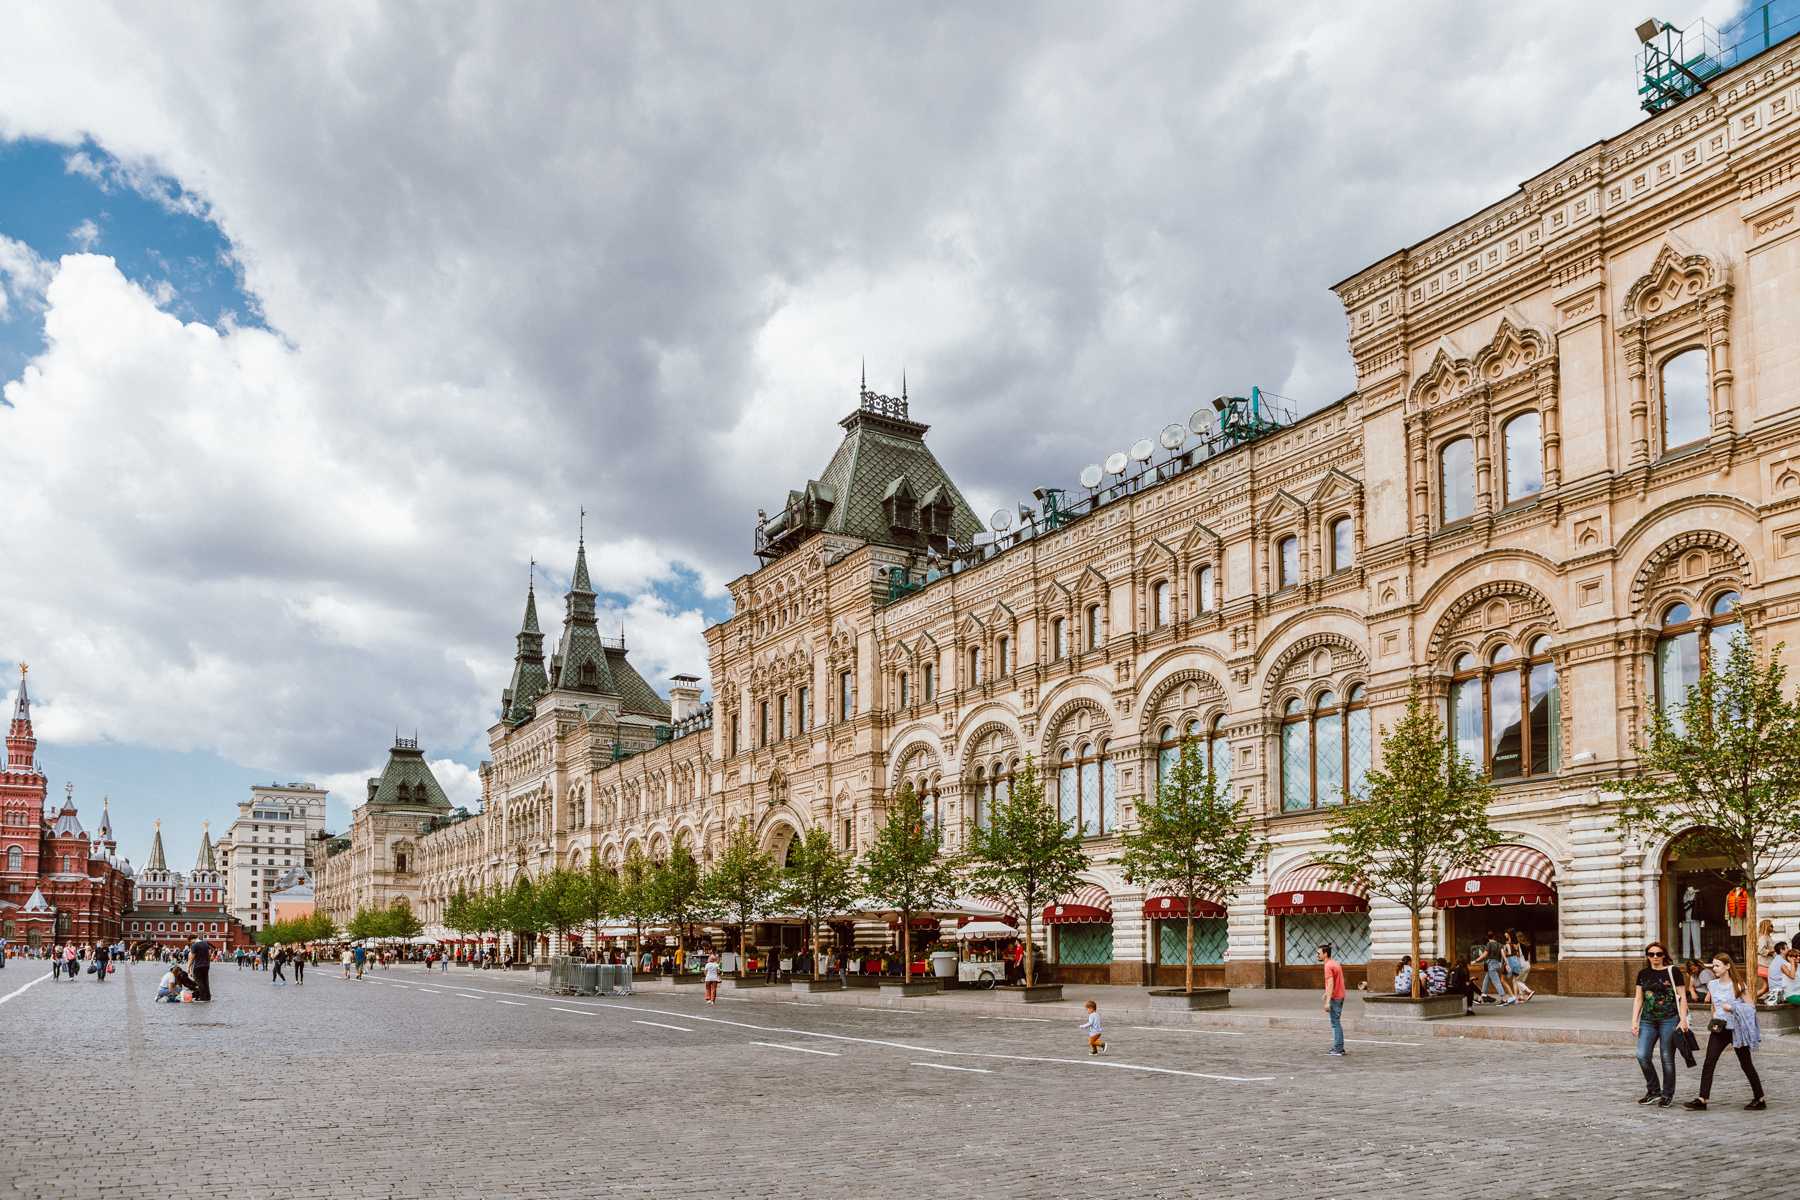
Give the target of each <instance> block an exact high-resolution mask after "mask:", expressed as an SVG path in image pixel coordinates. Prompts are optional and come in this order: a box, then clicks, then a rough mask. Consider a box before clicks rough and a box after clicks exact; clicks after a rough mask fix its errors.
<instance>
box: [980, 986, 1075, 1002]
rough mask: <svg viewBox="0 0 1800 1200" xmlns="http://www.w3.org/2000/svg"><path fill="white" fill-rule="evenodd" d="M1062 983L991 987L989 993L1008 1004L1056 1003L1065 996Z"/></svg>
mask: <svg viewBox="0 0 1800 1200" xmlns="http://www.w3.org/2000/svg"><path fill="white" fill-rule="evenodd" d="M1062 990H1063V985H1062V984H1060V983H1038V984H1033V985H1032V986H1031V987H997V988H989V989H988V991H987V995H989V996H992V997H993V998H994V999H996V1000H999V1001H1001V1002H1002V1003H1006V1004H1055V1003H1056V1002H1057V1001H1059V1000H1061V999H1062V998H1063V994H1062Z"/></svg>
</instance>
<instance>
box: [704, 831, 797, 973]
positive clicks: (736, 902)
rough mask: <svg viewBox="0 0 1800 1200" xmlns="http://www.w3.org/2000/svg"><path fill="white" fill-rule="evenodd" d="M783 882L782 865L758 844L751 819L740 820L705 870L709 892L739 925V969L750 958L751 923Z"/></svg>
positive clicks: (721, 908)
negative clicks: (716, 859) (715, 857)
mask: <svg viewBox="0 0 1800 1200" xmlns="http://www.w3.org/2000/svg"><path fill="white" fill-rule="evenodd" d="M780 886H781V868H780V867H778V866H776V865H775V860H774V859H773V858H770V857H769V856H768V855H767V854H764V853H763V852H762V851H761V850H760V849H758V848H757V845H756V835H755V834H754V833H752V832H751V830H750V823H749V822H748V821H740V822H738V825H737V827H736V828H735V829H733V830H732V831H731V833H730V835H729V836H728V837H727V838H726V839H725V848H724V849H723V850H722V851H720V852H719V858H718V861H717V862H715V863H713V866H712V870H710V871H708V872H707V873H706V888H705V891H706V895H707V896H708V897H709V898H710V899H711V901H712V903H714V904H715V905H717V906H718V908H719V910H720V911H721V912H723V913H724V914H725V915H726V916H727V917H729V918H730V919H731V920H732V921H733V922H735V923H736V925H737V927H738V970H739V972H740V973H741V972H743V970H744V969H745V965H746V964H747V962H748V961H749V937H750V926H751V924H752V923H753V922H754V921H755V920H756V916H757V914H758V913H761V912H764V911H765V910H767V908H768V907H769V905H770V903H771V902H772V901H773V900H774V899H775V897H776V894H777V892H778V891H779V889H780Z"/></svg>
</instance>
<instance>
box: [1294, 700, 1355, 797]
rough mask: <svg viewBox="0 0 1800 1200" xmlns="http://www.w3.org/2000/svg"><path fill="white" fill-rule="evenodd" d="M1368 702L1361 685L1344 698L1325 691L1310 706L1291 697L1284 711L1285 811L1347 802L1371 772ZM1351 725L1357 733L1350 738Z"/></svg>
mask: <svg viewBox="0 0 1800 1200" xmlns="http://www.w3.org/2000/svg"><path fill="white" fill-rule="evenodd" d="M1368 719H1369V711H1368V702H1367V700H1366V699H1365V698H1364V694H1363V689H1362V688H1361V687H1353V688H1351V689H1350V691H1349V693H1348V694H1347V695H1346V696H1345V697H1344V698H1343V699H1342V700H1340V699H1339V697H1338V694H1337V693H1336V692H1332V691H1325V692H1321V693H1320V694H1319V697H1318V699H1317V700H1315V701H1314V702H1313V706H1312V708H1311V709H1310V710H1309V709H1308V708H1307V707H1306V706H1305V705H1304V704H1302V703H1301V702H1300V701H1299V700H1297V699H1296V700H1289V701H1288V702H1287V704H1286V706H1285V707H1284V708H1283V709H1282V714H1281V811H1282V812H1303V811H1305V810H1307V809H1313V808H1326V807H1330V806H1332V805H1337V804H1342V803H1343V802H1344V800H1345V798H1346V795H1347V793H1346V790H1345V789H1346V787H1349V788H1351V792H1350V793H1348V794H1354V788H1355V787H1356V786H1357V785H1359V784H1360V783H1361V781H1362V779H1363V777H1364V776H1366V775H1367V774H1368V771H1369V752H1370V739H1369V736H1368V734H1369V730H1368ZM1346 726H1347V727H1348V731H1349V733H1350V735H1351V736H1348V737H1347V736H1345V733H1346Z"/></svg>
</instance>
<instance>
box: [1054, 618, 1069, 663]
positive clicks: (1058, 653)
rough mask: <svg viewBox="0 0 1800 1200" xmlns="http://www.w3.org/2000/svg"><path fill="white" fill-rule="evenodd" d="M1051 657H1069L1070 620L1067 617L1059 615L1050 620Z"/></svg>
mask: <svg viewBox="0 0 1800 1200" xmlns="http://www.w3.org/2000/svg"><path fill="white" fill-rule="evenodd" d="M1050 657H1051V658H1052V659H1060V658H1067V657H1069V622H1068V619H1067V618H1065V617H1058V618H1056V619H1055V620H1054V621H1052V622H1050Z"/></svg>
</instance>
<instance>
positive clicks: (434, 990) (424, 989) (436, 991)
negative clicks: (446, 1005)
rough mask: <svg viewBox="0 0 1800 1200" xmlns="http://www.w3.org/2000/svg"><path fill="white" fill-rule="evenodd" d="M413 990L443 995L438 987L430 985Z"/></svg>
mask: <svg viewBox="0 0 1800 1200" xmlns="http://www.w3.org/2000/svg"><path fill="white" fill-rule="evenodd" d="M377 982H379V981H377ZM413 991H415V992H424V993H425V994H426V995H427V996H441V995H443V993H442V992H440V991H438V990H437V989H436V988H428V987H422V988H414V989H413Z"/></svg>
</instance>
